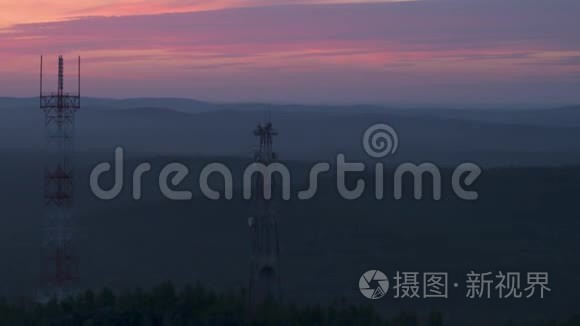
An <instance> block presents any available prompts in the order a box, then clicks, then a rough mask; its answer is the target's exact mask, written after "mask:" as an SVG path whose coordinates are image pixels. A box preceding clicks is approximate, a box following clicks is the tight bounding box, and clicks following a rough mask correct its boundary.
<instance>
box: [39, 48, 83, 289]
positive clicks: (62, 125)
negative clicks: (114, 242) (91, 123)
mask: <svg viewBox="0 0 580 326" xmlns="http://www.w3.org/2000/svg"><path fill="white" fill-rule="evenodd" d="M42 69H43V68H42V56H41V57H40V108H41V109H42V111H43V112H44V128H45V135H46V136H45V141H46V160H45V167H44V170H45V172H44V206H45V234H44V241H43V249H44V250H43V251H44V257H45V264H44V268H45V273H46V274H45V275H46V276H45V278H44V279H45V284H44V285H43V288H42V289H41V293H40V295H41V298H40V299H43V300H46V299H52V298H55V299H57V300H58V299H61V298H63V297H64V296H66V295H67V294H70V291H72V290H73V287H74V283H75V281H77V280H78V278H79V274H78V256H77V254H76V251H75V245H74V223H73V222H74V216H73V211H72V209H73V199H74V182H73V177H74V175H73V174H74V169H73V163H72V158H71V156H72V150H73V145H74V121H75V119H74V118H75V112H76V111H77V110H78V109H80V57H79V67H78V72H79V89H78V91H77V93H74V94H71V93H66V92H65V91H64V60H63V58H62V56H59V57H58V89H57V91H56V92H55V93H44V92H43V89H42V74H43V72H42Z"/></svg>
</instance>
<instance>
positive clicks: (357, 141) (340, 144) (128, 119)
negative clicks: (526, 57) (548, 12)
mask: <svg viewBox="0 0 580 326" xmlns="http://www.w3.org/2000/svg"><path fill="white" fill-rule="evenodd" d="M37 101H38V99H34V98H25V99H15V98H0V117H1V119H0V128H1V129H2V131H3V137H2V138H0V148H13V149H19V148H21V149H41V148H42V147H43V146H44V138H43V137H44V136H43V130H44V125H43V116H42V112H40V110H39V109H38V102H37ZM82 103H83V106H82V109H81V111H80V112H79V113H78V115H77V120H76V135H77V139H76V144H77V148H79V149H80V150H106V151H111V153H112V150H113V148H114V147H115V146H123V147H125V148H126V149H127V150H128V151H133V152H145V153H153V154H163V153H173V154H187V155H189V154H202V155H237V156H240V155H241V156H248V155H251V153H252V151H253V150H254V149H255V145H256V140H255V139H254V136H253V134H252V131H253V129H254V128H255V126H256V125H257V124H258V123H259V122H261V121H263V120H264V116H265V112H270V116H271V119H272V121H273V123H274V124H275V127H276V128H277V129H278V130H279V131H280V135H279V136H278V137H277V139H276V143H275V148H276V150H277V151H278V152H279V153H280V155H281V157H283V158H285V159H297V160H299V159H332V158H333V157H334V156H335V155H336V154H337V153H345V154H348V156H349V157H352V158H353V159H354V158H356V159H362V158H368V156H366V155H365V154H364V152H363V150H362V145H361V141H362V135H363V133H364V131H365V130H366V128H368V127H369V126H371V125H374V124H377V123H387V124H389V125H391V126H392V127H394V128H395V129H396V131H397V132H398V134H399V137H400V147H399V151H398V152H397V155H395V156H392V157H389V162H396V161H408V160H411V161H423V162H424V161H434V162H439V163H445V164H456V163H457V162H463V161H466V160H469V161H475V162H478V163H481V164H491V165H522V164H523V165H543V164H551V165H562V164H564V165H565V164H575V163H580V143H579V142H578V141H577V139H579V138H580V107H564V108H554V109H541V110H540V109H530V110H522V109H513V110H511V109H509V108H506V109H502V110H500V109H488V110H481V109H475V110H469V109H465V110H459V109H445V108H433V109H424V108H422V109H397V108H386V107H385V108H383V107H377V106H367V105H358V106H336V107H333V106H312V105H270V104H243V103H242V104H218V103H206V102H200V101H195V100H188V99H170V98H169V99H147V98H143V99H124V100H114V99H94V98H87V99H83V100H82Z"/></svg>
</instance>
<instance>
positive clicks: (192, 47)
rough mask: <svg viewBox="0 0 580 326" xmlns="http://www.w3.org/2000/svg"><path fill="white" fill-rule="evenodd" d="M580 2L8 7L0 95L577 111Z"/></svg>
mask: <svg viewBox="0 0 580 326" xmlns="http://www.w3.org/2000/svg"><path fill="white" fill-rule="evenodd" d="M578 17H580V1H578V0H407V1H386V0H385V1H374V2H369V1H364V0H334V1H333V0H319V1H317V0H312V1H308V0H200V1H191V0H169V1H161V0H94V1H90V2H89V1H77V0H51V1H48V0H36V1H33V0H21V1H8V0H0V86H1V89H0V96H36V95H37V94H38V88H39V87H38V84H39V83H38V79H39V77H38V72H39V61H40V60H39V57H40V55H41V54H42V55H44V60H45V65H44V66H45V81H46V83H45V89H50V88H51V87H52V88H54V87H56V85H55V84H56V63H57V56H58V54H62V55H63V56H64V58H65V72H66V73H67V79H66V80H65V86H66V87H67V88H68V89H69V90H70V91H76V57H77V56H81V57H82V85H83V86H82V87H83V89H82V92H83V95H86V96H96V97H117V98H128V97H187V98H196V99H201V100H209V101H218V102H236V101H244V102H247V101H259V102H275V103H333V104H344V103H369V104H376V103H381V104H398V103H407V104H427V105H443V104H457V105H471V104H481V105H485V104H504V103H506V104H507V103H524V104H526V103H531V104H537V105H540V104H541V105H560V104H579V103H580V19H578Z"/></svg>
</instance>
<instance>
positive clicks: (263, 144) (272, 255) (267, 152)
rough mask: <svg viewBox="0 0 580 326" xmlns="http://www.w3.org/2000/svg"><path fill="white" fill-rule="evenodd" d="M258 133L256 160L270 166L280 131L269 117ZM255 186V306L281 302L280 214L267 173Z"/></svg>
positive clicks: (251, 291) (251, 288)
mask: <svg viewBox="0 0 580 326" xmlns="http://www.w3.org/2000/svg"><path fill="white" fill-rule="evenodd" d="M254 135H255V136H256V137H258V138H259V150H258V151H257V152H256V153H255V156H254V160H255V162H256V163H261V164H263V165H265V166H267V165H268V164H271V163H273V162H274V161H276V160H277V156H276V153H274V151H273V148H272V140H273V136H276V135H278V132H277V131H276V130H275V129H274V128H273V127H272V123H271V122H270V121H269V119H267V120H266V122H265V123H264V125H262V124H259V125H258V127H257V128H256V130H255V131H254ZM272 182H273V181H272ZM272 188H274V187H272ZM254 189H256V191H255V196H254V202H255V204H256V208H257V215H256V217H255V218H252V219H251V220H250V229H251V241H252V243H251V258H250V286H249V301H250V307H252V308H255V307H256V305H258V304H261V303H264V302H265V301H267V300H273V301H275V302H277V301H279V300H280V299H281V286H280V270H279V264H278V258H279V253H280V250H279V244H278V229H277V223H276V217H275V216H274V214H273V211H272V199H268V200H267V199H265V197H264V178H263V175H261V174H258V177H257V178H255V183H254Z"/></svg>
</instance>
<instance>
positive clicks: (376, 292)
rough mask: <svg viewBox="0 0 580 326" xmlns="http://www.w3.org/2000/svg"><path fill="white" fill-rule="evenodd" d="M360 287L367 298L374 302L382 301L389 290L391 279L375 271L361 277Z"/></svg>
mask: <svg viewBox="0 0 580 326" xmlns="http://www.w3.org/2000/svg"><path fill="white" fill-rule="evenodd" d="M358 287H359V289H360V292H361V293H362V294H363V295H364V296H365V297H367V298H369V299H372V300H376V299H380V298H382V297H384V296H385V294H386V293H387V291H388V290H389V279H388V278H387V276H386V275H385V273H383V272H381V271H378V270H376V269H373V270H370V271H368V272H366V273H364V274H363V275H362V276H361V277H360V280H359V281H358Z"/></svg>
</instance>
